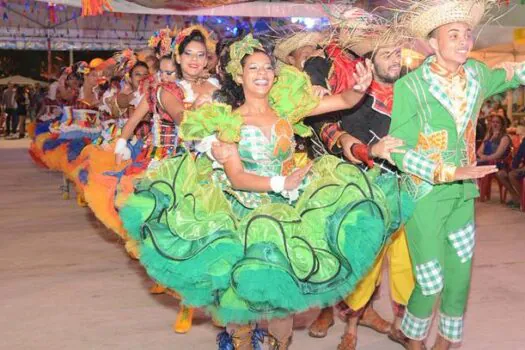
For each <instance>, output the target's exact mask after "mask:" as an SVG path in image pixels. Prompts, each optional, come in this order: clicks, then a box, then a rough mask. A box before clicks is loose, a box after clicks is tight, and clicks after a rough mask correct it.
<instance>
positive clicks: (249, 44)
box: [226, 34, 264, 79]
mask: <svg viewBox="0 0 525 350" xmlns="http://www.w3.org/2000/svg"><path fill="white" fill-rule="evenodd" d="M255 50H264V47H263V46H262V44H261V42H260V41H259V40H257V39H255V38H254V37H253V36H252V34H248V35H246V36H245V37H244V38H243V39H242V40H239V41H237V42H235V43H233V44H231V45H230V62H228V64H227V65H226V72H228V73H230V74H231V75H232V77H233V78H234V79H235V77H236V76H238V75H240V74H241V73H242V65H241V60H242V59H243V58H244V56H246V55H251V54H253V53H254V52H255Z"/></svg>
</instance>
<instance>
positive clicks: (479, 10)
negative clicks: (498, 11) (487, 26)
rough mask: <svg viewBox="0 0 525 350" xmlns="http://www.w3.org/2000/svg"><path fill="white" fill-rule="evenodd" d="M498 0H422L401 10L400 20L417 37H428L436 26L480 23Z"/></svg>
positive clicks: (474, 24)
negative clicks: (401, 16)
mask: <svg viewBox="0 0 525 350" xmlns="http://www.w3.org/2000/svg"><path fill="white" fill-rule="evenodd" d="M496 5H497V1H496V0H421V1H413V4H412V5H411V6H409V7H408V8H407V9H406V10H401V11H402V12H404V13H403V18H402V19H401V20H400V22H402V23H403V24H404V25H405V26H406V28H407V30H408V31H409V32H410V33H411V34H412V35H413V36H415V37H418V38H423V39H426V38H428V35H429V34H430V33H431V32H432V31H433V30H434V29H436V28H439V27H441V26H443V25H445V24H450V23H457V22H462V23H467V24H468V25H470V26H471V27H472V28H474V27H475V26H476V25H478V24H479V23H480V22H481V20H482V19H483V17H484V16H485V14H486V13H487V12H488V11H489V10H490V9H491V8H492V7H493V6H496Z"/></svg>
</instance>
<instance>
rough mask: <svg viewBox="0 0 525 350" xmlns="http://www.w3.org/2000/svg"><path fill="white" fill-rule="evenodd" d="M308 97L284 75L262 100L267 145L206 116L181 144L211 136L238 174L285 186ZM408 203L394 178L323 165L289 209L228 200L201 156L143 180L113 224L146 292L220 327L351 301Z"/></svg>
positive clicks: (302, 85) (232, 117)
mask: <svg viewBox="0 0 525 350" xmlns="http://www.w3.org/2000/svg"><path fill="white" fill-rule="evenodd" d="M310 89H311V86H310V83H309V80H308V79H307V78H306V77H305V76H304V75H302V74H300V73H299V72H298V71H296V70H294V69H292V68H285V69H283V70H282V71H281V74H280V75H279V80H278V82H277V83H276V84H275V86H274V87H273V89H272V91H271V94H270V101H271V103H272V107H273V108H274V110H275V111H276V112H277V114H278V115H279V116H280V118H281V119H280V120H279V121H278V122H277V123H276V124H275V125H274V126H273V127H272V128H271V130H270V132H269V133H266V134H265V133H264V132H263V131H262V130H261V129H259V128H257V127H254V126H249V125H243V119H242V117H241V116H240V115H239V114H238V113H235V112H232V110H231V108H230V107H229V106H226V105H221V104H214V105H207V106H204V107H202V108H201V109H199V110H197V111H194V112H187V113H186V115H185V119H184V121H183V123H182V124H181V127H180V132H181V137H182V138H183V139H185V140H186V141H189V140H199V139H202V138H204V137H206V136H209V135H211V134H216V135H217V136H218V138H219V139H221V140H223V141H229V142H237V146H238V151H239V154H240V156H241V159H242V162H243V166H244V167H245V170H246V171H248V172H251V173H254V174H257V175H261V176H275V175H286V174H288V173H289V172H290V171H292V170H293V150H294V143H293V132H295V133H298V134H300V135H302V136H303V135H307V134H308V133H309V132H310V130H309V129H308V128H307V127H306V126H304V125H303V124H302V123H301V122H300V121H301V119H302V118H304V117H305V116H306V115H308V113H309V111H311V110H312V109H313V108H315V106H316V105H317V103H318V101H317V100H316V99H315V98H312V97H311V94H310ZM305 101H306V102H305ZM292 128H293V131H292ZM407 199H408V197H405V196H404V195H402V194H400V192H399V188H398V181H397V178H396V177H395V176H394V175H380V174H379V172H378V171H377V172H368V173H364V172H363V171H362V170H361V169H360V168H359V167H356V166H353V165H351V164H348V163H346V162H344V161H341V160H340V159H338V158H335V157H332V156H324V157H321V158H318V159H317V160H316V161H315V163H314V166H313V167H312V170H311V173H310V174H309V176H308V177H307V178H306V179H305V181H304V183H303V185H302V186H301V187H300V191H299V197H298V198H296V199H295V200H292V199H290V198H286V197H284V196H282V195H281V194H277V193H252V192H246V191H238V190H235V189H233V188H232V187H231V184H230V182H229V181H228V179H227V177H226V176H225V174H224V171H223V170H222V168H221V167H219V166H216V165H214V163H212V161H211V160H210V159H209V158H208V157H207V156H206V155H199V156H195V155H192V154H189V153H186V154H183V155H180V156H178V157H176V158H171V159H167V160H165V161H163V162H162V164H161V165H160V166H159V167H158V168H156V169H154V170H151V171H148V173H147V176H145V178H143V179H142V180H141V181H140V182H139V183H137V185H136V191H135V194H134V195H132V196H131V197H130V198H129V199H128V201H127V202H126V203H125V205H124V206H123V208H122V209H121V211H120V215H121V217H122V220H123V222H124V225H125V227H126V229H127V230H128V232H129V234H130V235H131V236H132V237H133V238H134V239H136V240H138V241H139V242H140V253H141V254H140V261H141V263H142V264H143V265H144V266H145V268H146V270H147V272H148V274H149V275H150V276H151V277H152V278H153V279H154V280H156V281H157V282H159V283H161V284H162V285H165V286H167V287H168V288H170V289H173V290H175V291H177V292H178V293H179V294H180V295H181V296H182V300H183V302H184V303H185V304H186V305H189V306H194V307H202V308H205V309H206V310H207V311H208V312H210V313H211V314H212V316H213V317H214V318H215V319H216V320H217V321H218V322H220V323H223V324H227V323H247V322H251V321H257V320H260V319H271V318H274V317H284V316H287V315H289V314H293V313H297V312H301V311H304V310H307V309H309V308H312V307H323V306H328V305H333V304H335V303H336V302H338V301H339V300H340V299H341V298H343V297H345V296H347V295H348V294H350V293H351V292H352V291H353V290H354V288H355V287H356V285H357V283H358V282H359V281H360V279H361V278H362V277H364V275H365V274H366V273H367V272H368V270H369V269H370V268H371V267H372V265H373V263H374V261H375V259H376V257H377V255H378V254H379V252H380V251H381V249H382V247H383V245H384V244H385V242H386V241H387V240H388V238H389V236H390V234H391V233H393V232H395V231H396V230H397V229H398V228H399V226H400V225H401V224H402V222H404V221H405V220H406V219H407V215H408V213H409V212H410V211H411V209H410V207H411V205H410V203H409V202H408V201H407Z"/></svg>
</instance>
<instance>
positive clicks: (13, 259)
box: [0, 140, 525, 350]
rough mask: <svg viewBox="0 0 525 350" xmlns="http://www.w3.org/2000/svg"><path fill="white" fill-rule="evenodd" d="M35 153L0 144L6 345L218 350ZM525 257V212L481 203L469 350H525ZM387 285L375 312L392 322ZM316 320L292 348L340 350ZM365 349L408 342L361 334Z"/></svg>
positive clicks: (2, 344) (303, 319)
mask: <svg viewBox="0 0 525 350" xmlns="http://www.w3.org/2000/svg"><path fill="white" fill-rule="evenodd" d="M27 146H28V141H27V140H21V141H8V140H1V141H0V167H1V173H0V193H1V195H0V219H1V221H0V222H1V225H0V233H1V236H0V239H1V240H0V281H1V282H0V315H1V316H0V349H10V350H12V349H16V350H17V349H23V350H30V349H78V350H83V349H184V350H190V349H195V350H200V349H215V348H216V346H215V336H216V334H217V333H218V329H216V328H214V327H213V326H212V325H211V323H210V322H209V321H208V320H207V319H206V317H205V316H204V315H202V314H199V315H198V320H197V321H196V325H195V326H194V327H193V329H192V330H191V331H190V333H189V334H186V335H177V334H174V333H173V332H172V331H171V323H172V322H173V321H174V317H175V310H176V301H175V300H174V299H173V298H171V297H168V296H165V295H160V296H159V295H150V294H149V293H148V287H149V286H150V285H151V282H150V280H149V279H148V277H147V276H146V275H145V273H144V271H143V270H142V268H141V267H140V265H139V264H138V263H137V262H136V261H132V260H130V259H129V258H128V256H127V255H126V254H125V252H124V250H123V247H122V244H121V242H119V241H118V239H117V238H116V236H115V235H114V234H112V233H111V232H108V231H107V230H106V229H104V227H103V226H102V225H101V224H100V223H98V222H97V220H96V219H95V218H94V217H93V216H92V214H91V213H90V211H89V209H86V208H80V207H78V206H77V205H76V204H75V202H74V201H73V200H69V201H65V200H62V199H61V196H60V191H59V184H60V181H61V177H60V175H59V174H54V173H50V172H47V171H44V170H42V169H39V168H37V167H36V166H34V165H33V163H32V162H31V160H30V159H29V156H28V154H27V151H26V149H27ZM495 198H497V196H495ZM523 252H525V214H524V213H520V212H518V211H514V210H510V209H507V208H506V207H504V206H502V205H500V204H499V202H496V201H493V202H490V203H482V204H479V205H478V239H477V248H476V256H475V264H474V265H475V268H474V276H473V283H472V290H471V296H470V301H469V307H468V313H467V320H466V330H465V340H464V343H463V346H462V349H467V350H468V349H470V350H483V349H487V350H488V349H491V350H494V349H496V350H499V349H525V333H524V332H523V330H522V324H523V323H524V320H525V291H524V290H523V289H524V288H525V280H524V279H523V271H524V269H525V257H524V253H523ZM386 289H387V288H383V290H382V291H381V292H382V293H381V294H382V296H381V298H380V300H378V302H377V303H376V307H377V309H378V310H379V312H380V313H381V314H383V315H385V316H386V317H388V318H390V317H391V311H390V309H389V302H388V290H386ZM313 317H315V311H312V312H310V313H308V314H305V315H301V316H300V317H298V318H297V320H296V321H297V322H296V325H297V326H298V329H297V331H296V332H295V336H294V343H293V345H292V346H291V349H292V350H293V349H301V348H303V349H319V350H329V349H330V350H335V349H336V346H337V344H338V342H339V337H340V335H341V334H342V332H343V329H344V325H343V324H342V323H341V322H340V321H338V322H337V323H336V326H335V327H333V328H332V330H331V332H330V334H329V336H328V337H327V338H325V339H322V340H317V339H315V340H314V339H311V338H309V337H308V335H307V332H306V331H305V330H304V327H305V326H306V325H308V323H309V322H311V320H312V318H313ZM434 336H435V331H433V333H432V336H431V338H432V337H434ZM358 349H360V350H372V349H374V350H382V349H384V350H390V349H392V350H395V349H401V347H400V346H398V345H396V344H393V343H391V342H390V341H389V340H388V339H387V338H386V336H381V335H378V334H376V333H374V332H373V331H370V330H369V329H366V328H362V329H360V331H359V346H358Z"/></svg>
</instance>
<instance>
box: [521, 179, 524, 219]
mask: <svg viewBox="0 0 525 350" xmlns="http://www.w3.org/2000/svg"><path fill="white" fill-rule="evenodd" d="M520 209H521V211H523V212H525V178H523V180H522V182H521V197H520Z"/></svg>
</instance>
